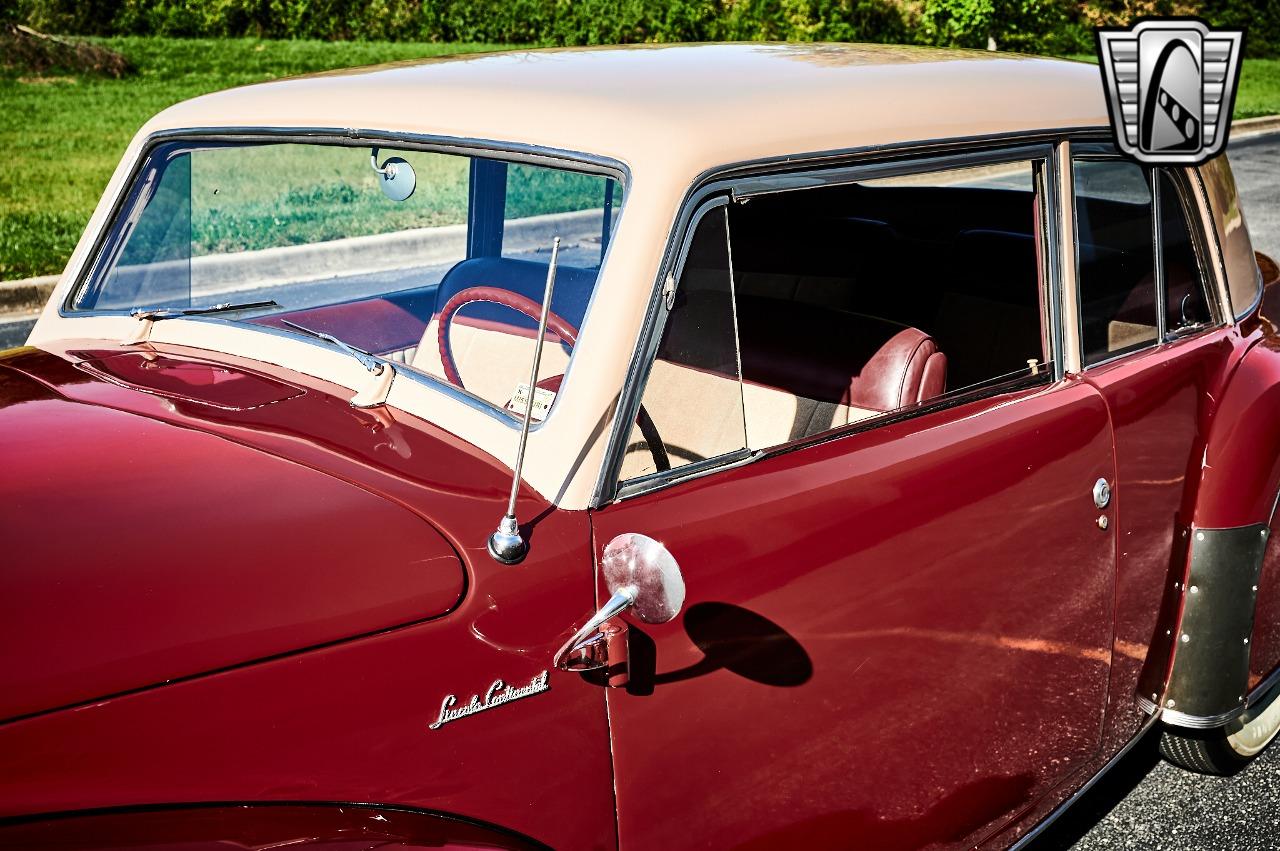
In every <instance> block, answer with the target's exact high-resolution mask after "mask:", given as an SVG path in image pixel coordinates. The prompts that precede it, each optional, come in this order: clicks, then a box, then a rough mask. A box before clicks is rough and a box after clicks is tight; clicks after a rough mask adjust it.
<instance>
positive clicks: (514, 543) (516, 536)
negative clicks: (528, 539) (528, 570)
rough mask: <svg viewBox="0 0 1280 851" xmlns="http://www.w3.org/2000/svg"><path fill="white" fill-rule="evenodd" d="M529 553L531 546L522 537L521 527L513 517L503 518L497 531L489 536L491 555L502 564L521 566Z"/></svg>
mask: <svg viewBox="0 0 1280 851" xmlns="http://www.w3.org/2000/svg"><path fill="white" fill-rule="evenodd" d="M528 552H529V545H528V544H526V543H525V541H524V538H522V537H520V527H519V526H518V525H516V519H515V518H514V517H512V516H511V515H509V514H508V515H507V516H506V517H503V518H502V521H501V522H500V523H499V524H498V528H497V530H495V531H494V533H493V534H492V535H490V536H489V555H490V556H492V557H493V560H494V561H497V562H501V563H502V564H519V563H520V562H521V561H523V560H524V557H525V554H526V553H528Z"/></svg>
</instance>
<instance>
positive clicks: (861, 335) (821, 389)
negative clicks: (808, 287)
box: [738, 299, 947, 411]
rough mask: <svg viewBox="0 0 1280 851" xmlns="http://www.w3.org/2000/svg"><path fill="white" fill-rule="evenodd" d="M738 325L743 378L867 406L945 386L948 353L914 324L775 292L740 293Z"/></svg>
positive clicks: (923, 395)
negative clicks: (762, 296) (760, 296)
mask: <svg viewBox="0 0 1280 851" xmlns="http://www.w3.org/2000/svg"><path fill="white" fill-rule="evenodd" d="M738 324H739V336H740V338H741V343H742V373H743V379H744V380H746V381H752V382H756V383H759V384H764V385H767V386H771V387H776V388H778V389H780V390H785V391H787V392H789V393H792V394H794V395H796V396H802V397H804V398H806V399H812V400H815V401H818V402H834V403H836V404H840V405H849V406H851V407H854V408H864V409H868V410H874V411H892V410H894V409H896V408H902V407H905V406H907V405H913V404H915V403H917V402H923V401H926V400H928V399H931V398H933V397H935V396H938V395H940V394H941V393H942V392H943V391H945V390H946V380H947V356H946V355H945V354H943V353H942V352H941V351H940V350H939V348H938V345H937V343H936V342H935V341H934V339H933V338H932V337H930V336H929V335H928V334H926V333H924V332H923V331H921V330H919V329H917V328H912V327H909V326H907V325H901V324H899V323H897V322H890V321H889V320H887V319H880V318H878V317H875V316H867V315H865V314H862V313H852V312H849V311H844V310H833V309H831V308H825V307H818V306H813V305H807V304H801V303H798V302H792V301H780V300H776V299H739V304H738Z"/></svg>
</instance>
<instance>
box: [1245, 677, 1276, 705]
mask: <svg viewBox="0 0 1280 851" xmlns="http://www.w3.org/2000/svg"><path fill="white" fill-rule="evenodd" d="M1277 686H1280V667H1277V668H1276V669H1275V670H1274V671H1272V672H1271V673H1269V674H1267V676H1266V677H1265V678H1264V679H1263V680H1262V681H1261V682H1259V683H1258V684H1257V685H1256V686H1254V687H1253V691H1251V692H1249V698H1248V700H1246V701H1245V703H1244V705H1245V709H1252V708H1253V707H1255V706H1257V705H1258V703H1259V702H1261V701H1262V699H1263V698H1264V697H1266V696H1267V692H1269V691H1271V690H1272V689H1273V688H1276V687H1277Z"/></svg>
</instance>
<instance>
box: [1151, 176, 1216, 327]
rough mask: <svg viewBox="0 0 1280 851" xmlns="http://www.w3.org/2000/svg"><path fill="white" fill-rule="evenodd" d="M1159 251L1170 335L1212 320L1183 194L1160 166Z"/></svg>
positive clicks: (1166, 320) (1175, 182) (1166, 318)
mask: <svg viewBox="0 0 1280 851" xmlns="http://www.w3.org/2000/svg"><path fill="white" fill-rule="evenodd" d="M1159 181H1160V188H1159V191H1158V194H1159V197H1160V251H1161V262H1162V263H1163V268H1164V287H1165V322H1166V324H1167V327H1168V329H1169V333H1170V334H1177V333H1179V332H1185V331H1188V330H1191V329H1194V328H1198V327H1200V326H1202V325H1205V324H1208V323H1209V322H1211V321H1212V319H1213V317H1212V314H1210V312H1209V303H1208V301H1207V300H1206V298H1205V289H1204V276H1203V275H1202V274H1201V272H1200V269H1201V266H1200V261H1199V257H1198V256H1197V253H1196V244H1195V242H1194V241H1193V240H1192V236H1191V233H1192V231H1191V229H1190V225H1189V220H1188V216H1187V208H1186V201H1185V196H1184V195H1183V194H1182V193H1181V192H1180V191H1179V187H1178V183H1177V181H1175V180H1174V179H1173V177H1172V176H1171V175H1170V174H1169V173H1168V172H1166V171H1165V170H1163V169H1161V170H1160V171H1159Z"/></svg>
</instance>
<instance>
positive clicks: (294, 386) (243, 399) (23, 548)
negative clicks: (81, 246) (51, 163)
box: [0, 348, 503, 719]
mask: <svg viewBox="0 0 1280 851" xmlns="http://www.w3.org/2000/svg"><path fill="white" fill-rule="evenodd" d="M305 381H310V379H303V378H302V377H301V376H294V375H292V374H287V375H279V374H272V373H268V372H260V371H256V370H255V369H252V368H248V367H245V366H243V365H241V366H237V365H235V364H232V363H228V362H213V361H208V360H205V359H203V358H202V357H198V356H195V355H192V354H190V353H186V354H183V353H175V352H172V351H170V352H158V351H155V350H147V351H137V350H125V349H110V348H108V349H100V350H89V351H63V352H59V353H57V354H51V353H49V352H45V351H40V350H36V349H19V350H13V351H12V352H9V353H5V354H0V469H3V471H4V474H3V476H2V477H0V540H3V541H4V550H5V555H6V558H5V559H4V563H3V566H0V647H3V649H4V652H3V654H2V656H0V684H2V686H3V687H0V719H3V718H15V717H22V716H27V715H31V714H34V713H39V712H44V711H48V710H51V709H55V708H60V707H67V706H74V705H77V704H81V703H85V702H87V701H93V700H97V699H99V698H102V697H105V696H109V695H115V694H120V693H123V692H128V691H132V690H136V689H141V688H146V687H149V686H154V685H158V684H162V683H165V682H168V681H172V680H177V679H181V678H186V677H191V676H194V675H197V674H202V673H207V672H212V671H218V670H221V669H225V668H230V667H233V666H237V665H241V664H245V663H247V662H251V661H254V660H259V659H264V658H268V657H276V656H281V655H284V654H289V653H292V652H295V651H298V650H301V649H304V648H308V647H315V646H318V645H323V644H327V643H331V642H335V641H340V640H344V639H348V638H352V637H355V636H360V635H366V634H369V633H372V632H377V631H380V630H385V629H389V628H393V627H396V626H400V625H403V624H407V623H412V622H416V621H421V620H425V619H429V618H435V617H439V616H441V615H443V614H445V613H447V612H448V611H450V610H451V609H452V608H453V607H455V606H456V605H457V604H458V603H459V601H460V599H461V597H462V595H463V593H464V590H465V588H466V584H467V574H466V569H465V567H464V564H463V561H462V560H461V559H460V557H459V554H458V550H457V548H456V547H455V546H454V545H453V544H452V543H451V542H450V541H449V540H448V539H447V538H446V537H445V536H444V535H443V534H442V533H441V532H440V530H439V528H438V525H437V524H435V523H433V522H432V519H431V514H432V512H433V511H435V510H438V507H439V506H441V505H457V504H463V505H465V504H467V503H469V502H473V501H476V500H480V501H482V502H484V504H485V506H486V511H487V512H488V513H489V514H492V512H493V506H494V505H496V504H497V503H498V502H499V501H500V494H501V490H502V487H503V475H502V470H501V467H500V465H497V464H496V462H493V461H492V459H489V458H488V456H481V455H480V454H479V453H478V452H476V451H475V450H472V449H470V448H469V447H467V446H466V445H465V444H464V443H462V442H461V441H459V440H457V439H456V438H451V437H450V436H449V435H447V434H445V433H443V432H440V431H439V430H433V428H429V427H427V424H423V423H420V422H419V423H417V424H415V425H414V426H412V427H407V426H406V425H405V424H404V423H402V422H398V421H396V420H395V418H394V417H393V416H392V415H391V413H389V412H387V411H383V412H380V413H379V412H374V413H366V412H359V411H355V410H354V409H352V408H350V406H349V405H347V403H346V399H345V398H344V397H342V396H341V395H340V394H339V393H338V392H337V390H336V388H335V389H334V392H332V393H330V392H325V390H324V388H323V387H317V386H316V382H314V381H313V382H312V383H311V385H310V386H308V385H307V384H304V383H303V382H305ZM388 459H390V460H389V461H388ZM410 467H413V468H415V469H418V470H436V471H439V470H444V471H447V474H442V475H436V476H435V477H434V478H430V477H428V479H425V480H424V479H423V478H422V477H421V476H419V477H418V478H416V479H415V478H414V477H413V476H410V475H408V474H407V473H406V472H405V470H407V469H409V468H410ZM415 494H427V495H428V496H429V498H423V499H421V500H415ZM416 502H420V503H421V504H415V503H416ZM432 506H435V507H436V508H432Z"/></svg>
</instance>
